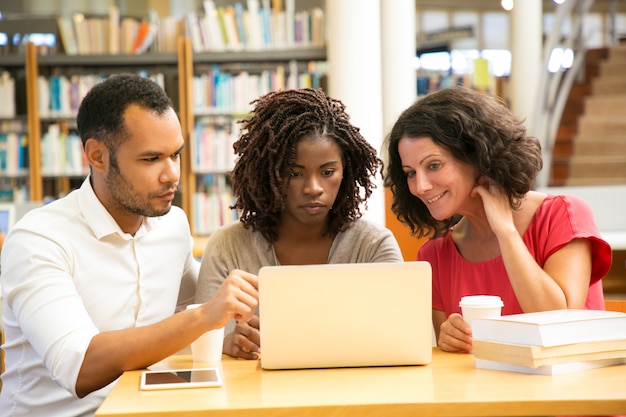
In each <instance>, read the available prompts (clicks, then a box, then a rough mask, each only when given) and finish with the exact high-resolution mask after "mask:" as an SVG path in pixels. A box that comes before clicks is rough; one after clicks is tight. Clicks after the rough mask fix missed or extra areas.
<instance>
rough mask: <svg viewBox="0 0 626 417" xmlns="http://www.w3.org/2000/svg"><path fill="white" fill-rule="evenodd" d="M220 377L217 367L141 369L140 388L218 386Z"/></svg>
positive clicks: (220, 380) (220, 381) (220, 382)
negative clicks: (162, 369)
mask: <svg viewBox="0 0 626 417" xmlns="http://www.w3.org/2000/svg"><path fill="white" fill-rule="evenodd" d="M221 385H222V378H221V375H220V372H219V370H218V369H217V368H197V369H171V370H167V371H143V372H142V374H141V389H145V390H147V389H172V388H193V387H219V386H221Z"/></svg>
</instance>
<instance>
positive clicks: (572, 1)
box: [533, 0, 593, 187]
mask: <svg viewBox="0 0 626 417" xmlns="http://www.w3.org/2000/svg"><path fill="white" fill-rule="evenodd" d="M592 5H593V0H568V1H566V2H565V3H563V4H561V5H559V6H558V7H557V8H556V15H555V20H554V26H553V27H552V31H551V32H550V34H549V35H548V37H547V39H546V40H545V42H544V46H543V69H542V71H541V76H540V80H539V88H538V97H537V107H536V109H535V117H534V122H535V126H534V130H533V134H534V135H535V136H536V137H537V138H538V139H539V140H540V141H541V147H542V153H543V169H542V170H541V172H540V173H539V176H538V178H537V187H547V186H548V185H549V182H550V175H551V170H552V152H553V150H554V144H555V141H556V133H557V130H558V127H559V123H560V122H561V116H562V115H563V109H564V108H565V104H566V103H567V98H568V96H569V92H570V90H571V88H572V85H573V84H574V81H575V80H576V79H577V77H580V76H584V68H585V52H586V47H585V39H584V33H583V26H582V22H583V18H582V17H583V16H584V15H585V14H586V13H587V12H588V11H589V10H590V9H591V6H592ZM568 17H571V22H572V28H571V31H570V35H569V36H568V37H567V38H565V39H562V33H563V25H564V24H565V22H566V19H567V18H568ZM557 47H560V48H564V49H571V50H572V51H574V60H573V62H572V66H571V68H570V69H568V70H567V71H565V72H564V71H561V70H558V71H555V72H550V71H549V69H548V65H549V63H550V57H551V55H552V51H553V50H554V49H555V48H557Z"/></svg>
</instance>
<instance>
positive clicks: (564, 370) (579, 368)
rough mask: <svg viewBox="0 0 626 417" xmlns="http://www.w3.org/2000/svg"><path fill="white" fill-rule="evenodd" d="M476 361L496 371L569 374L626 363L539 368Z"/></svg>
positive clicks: (617, 361)
mask: <svg viewBox="0 0 626 417" xmlns="http://www.w3.org/2000/svg"><path fill="white" fill-rule="evenodd" d="M475 362H476V363H475V365H476V368H479V369H491V370H495V371H507V372H518V373H525V374H538V375H560V374H568V373H572V372H579V371H586V370H589V369H595V368H603V367H606V366H614V365H621V364H624V363H626V361H625V360H624V359H623V358H617V359H602V360H597V361H584V362H567V363H556V364H554V365H544V366H540V367H537V368H531V367H529V366H521V365H514V364H511V363H507V362H500V361H492V360H488V359H476V361H475Z"/></svg>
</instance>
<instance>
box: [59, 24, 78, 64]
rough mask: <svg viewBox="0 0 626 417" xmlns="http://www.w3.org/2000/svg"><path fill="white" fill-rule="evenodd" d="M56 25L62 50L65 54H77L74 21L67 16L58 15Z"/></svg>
mask: <svg viewBox="0 0 626 417" xmlns="http://www.w3.org/2000/svg"><path fill="white" fill-rule="evenodd" d="M57 26H58V28H59V36H60V38H61V44H62V45H63V50H64V51H65V53H66V54H67V55H77V54H78V41H77V40H76V34H75V33H74V23H73V21H72V20H71V19H70V18H69V17H58V18H57Z"/></svg>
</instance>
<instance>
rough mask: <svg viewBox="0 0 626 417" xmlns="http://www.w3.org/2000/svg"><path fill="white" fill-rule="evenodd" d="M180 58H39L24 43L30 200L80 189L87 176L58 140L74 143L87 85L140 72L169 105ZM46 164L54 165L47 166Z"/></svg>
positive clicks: (175, 98)
mask: <svg viewBox="0 0 626 417" xmlns="http://www.w3.org/2000/svg"><path fill="white" fill-rule="evenodd" d="M179 55H180V53H158V54H157V53H155V54H143V55H72V56H69V55H39V54H38V53H37V48H36V46H35V45H33V44H32V43H29V44H27V46H26V54H25V68H26V102H27V113H28V116H27V120H28V136H29V177H30V200H31V201H42V200H43V199H45V198H58V197H59V196H62V195H64V194H66V193H68V192H69V191H71V190H72V189H73V188H76V187H77V186H79V185H80V182H82V180H83V179H84V177H85V175H86V174H87V168H86V166H85V165H84V163H83V161H82V160H81V161H80V162H79V161H74V164H73V165H72V164H71V163H69V162H70V159H71V158H70V157H71V152H68V150H69V148H63V146H65V142H67V144H69V143H70V142H71V141H70V140H69V139H67V140H66V139H63V140H61V141H59V140H58V135H63V136H64V137H71V138H72V139H73V140H74V141H78V138H77V134H76V112H77V110H78V105H79V104H80V100H81V99H82V96H84V93H86V91H88V89H89V88H90V86H91V85H93V84H94V83H97V82H99V80H101V79H103V78H104V77H106V76H108V75H111V74H113V73H119V72H135V73H142V74H145V75H146V76H151V77H153V78H155V79H157V80H158V81H159V82H160V83H161V85H162V86H163V87H164V89H165V90H166V92H167V93H168V95H170V97H172V100H173V101H174V103H178V102H179V100H178V97H179V94H178V92H179V88H180V85H179V79H178V74H179V73H180V72H181V68H179V65H180V64H181V62H182V61H183V60H182V59H181V58H180V57H179ZM59 80H62V81H59ZM59 85H60V87H59ZM70 91H71V93H70ZM61 97H63V98H61ZM60 103H62V104H60ZM59 105H60V107H59ZM175 105H176V104H175ZM177 110H178V111H184V109H180V108H179V109H177ZM48 135H49V136H48ZM47 140H50V143H51V144H52V146H50V143H48V142H47ZM57 143H61V144H62V145H61V146H62V148H61V149H57V148H56V147H55V145H56V144H57ZM44 144H45V145H46V146H45V147H44V146H43V145H44ZM75 145H76V143H75ZM68 146H69V145H68ZM78 146H79V148H78V149H79V152H78V155H79V157H82V150H81V148H80V144H79V141H78ZM75 155H76V154H75ZM50 160H51V161H52V162H53V165H54V166H50V164H49V162H50ZM59 162H61V164H59ZM76 164H78V165H76ZM178 200H179V204H180V201H181V200H182V198H180V196H179V198H178Z"/></svg>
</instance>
